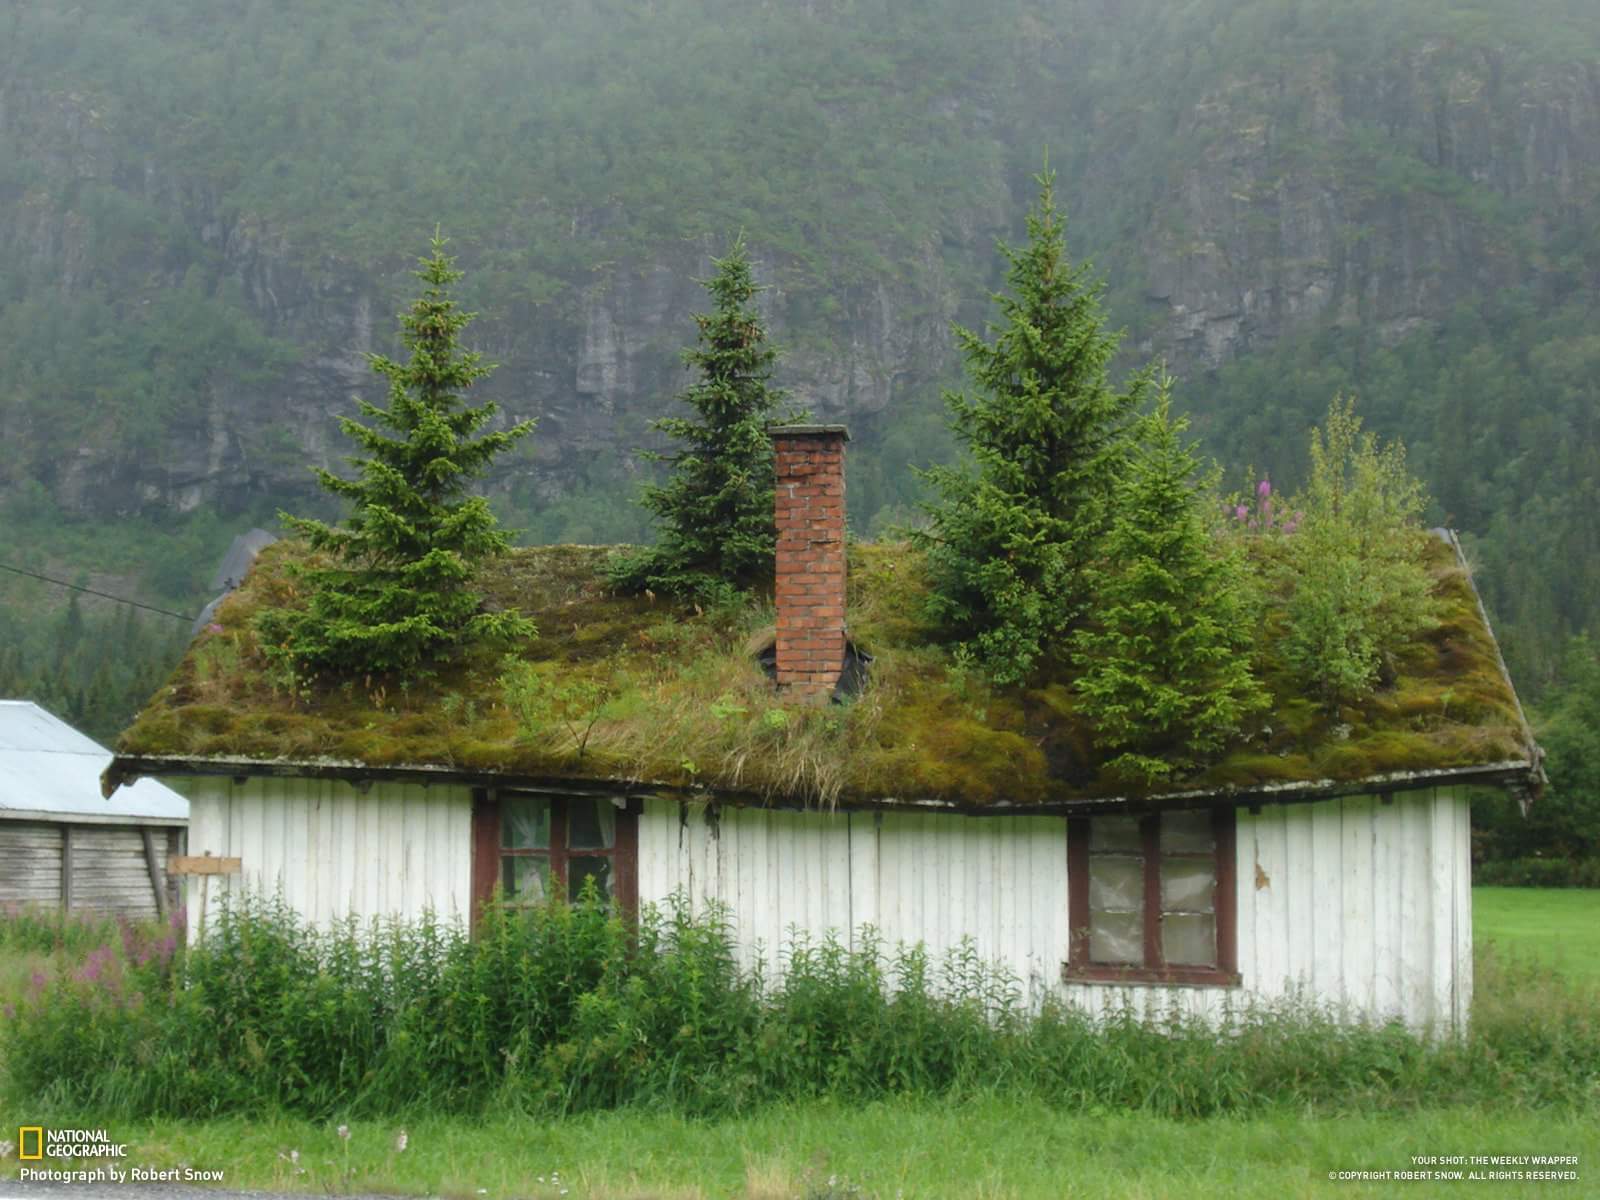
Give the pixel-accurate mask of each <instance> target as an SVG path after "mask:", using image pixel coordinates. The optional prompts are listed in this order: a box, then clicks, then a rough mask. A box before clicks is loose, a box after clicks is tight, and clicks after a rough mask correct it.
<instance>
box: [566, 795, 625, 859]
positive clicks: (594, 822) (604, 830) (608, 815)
mask: <svg viewBox="0 0 1600 1200" xmlns="http://www.w3.org/2000/svg"><path fill="white" fill-rule="evenodd" d="M567 812H568V814H570V815H569V818H568V819H569V820H570V822H571V824H570V825H569V826H568V830H569V832H568V836H567V845H568V846H569V847H571V848H572V849H574V850H609V849H611V847H612V846H615V845H616V844H617V808H616V805H614V804H612V803H611V801H609V800H586V799H582V798H579V797H576V796H574V797H573V798H572V799H571V800H568V801H567Z"/></svg>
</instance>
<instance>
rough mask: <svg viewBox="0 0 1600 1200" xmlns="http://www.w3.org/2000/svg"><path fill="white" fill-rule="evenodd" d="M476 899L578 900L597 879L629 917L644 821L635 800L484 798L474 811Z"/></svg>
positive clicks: (534, 795) (533, 795) (604, 895)
mask: <svg viewBox="0 0 1600 1200" xmlns="http://www.w3.org/2000/svg"><path fill="white" fill-rule="evenodd" d="M473 825H474V833H473V863H472V874H473V887H472V891H473V898H474V900H475V902H476V904H478V905H481V904H483V903H484V902H486V901H487V900H489V899H490V898H491V897H492V896H493V895H494V892H495V888H496V887H498V888H499V889H500V898H501V902H502V903H504V904H505V905H506V906H507V907H511V908H526V907H528V906H530V905H534V904H539V903H542V902H543V901H546V900H548V899H551V898H552V897H557V896H559V897H561V898H562V899H564V900H567V901H569V902H571V901H575V900H577V899H578V897H579V896H580V895H582V893H583V887H584V884H585V882H586V881H590V880H592V881H593V883H594V888H595V891H596V892H597V893H598V894H599V896H600V898H601V899H603V900H609V901H610V902H611V903H612V904H614V905H615V906H616V907H617V909H618V910H619V911H621V912H623V913H627V914H632V913H633V912H635V911H636V910H637V908H638V876H637V866H638V856H639V818H638V807H637V804H636V803H634V802H629V803H627V804H625V805H623V806H620V807H619V806H618V805H617V804H616V803H615V802H613V800H612V798H611V797H609V796H568V795H553V794H545V793H538V792H511V791H505V792H495V793H489V794H485V793H480V794H479V796H478V798H477V801H476V803H475V805H474V809H473Z"/></svg>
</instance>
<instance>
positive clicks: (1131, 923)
mask: <svg viewBox="0 0 1600 1200" xmlns="http://www.w3.org/2000/svg"><path fill="white" fill-rule="evenodd" d="M1089 958H1090V959H1091V960H1092V961H1094V962H1097V963H1139V964H1142V963H1143V962H1144V916H1143V915H1142V914H1140V913H1120V912H1097V913H1090V914H1089Z"/></svg>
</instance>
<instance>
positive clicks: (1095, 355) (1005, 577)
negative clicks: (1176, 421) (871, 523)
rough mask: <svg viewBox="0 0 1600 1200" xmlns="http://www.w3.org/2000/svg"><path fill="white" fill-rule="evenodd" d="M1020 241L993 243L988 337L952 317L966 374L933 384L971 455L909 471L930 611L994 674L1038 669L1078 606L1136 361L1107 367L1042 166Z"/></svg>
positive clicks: (1083, 272) (1134, 398) (1106, 346)
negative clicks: (920, 512)
mask: <svg viewBox="0 0 1600 1200" xmlns="http://www.w3.org/2000/svg"><path fill="white" fill-rule="evenodd" d="M1036 178H1037V181H1038V184H1039V202H1038V205H1037V206H1036V207H1035V208H1034V209H1033V210H1032V211H1031V212H1030V213H1029V214H1028V243H1027V245H1026V246H1024V247H1023V248H1022V249H1020V250H1016V249H1012V248H1010V247H1006V246H1002V247H1001V250H1002V252H1003V253H1004V254H1005V256H1006V259H1007V260H1008V261H1009V263H1010V270H1009V271H1008V273H1007V276H1006V279H1007V284H1008V287H1009V293H1008V294H1005V293H1003V294H998V295H996V296H995V297H994V299H995V301H996V303H997V304H998V305H999V308H1000V314H1001V320H1000V321H999V322H997V323H991V325H990V326H989V331H990V333H991V334H993V336H994V341H993V342H992V343H990V342H987V341H985V340H984V339H983V338H982V337H980V336H979V335H978V334H976V333H974V332H972V331H971V330H968V329H963V328H961V327H959V326H957V327H956V330H955V332H956V337H957V339H958V341H959V343H960V345H961V350H962V353H963V355H964V357H965V358H966V366H967V372H968V375H969V376H970V378H971V380H972V383H973V384H974V385H975V390H974V394H973V395H971V396H967V395H962V394H955V393H951V394H948V395H947V396H946V397H945V402H946V404H947V406H948V408H949V410H950V426H951V429H952V431H953V432H954V433H955V435H956V437H957V439H958V440H959V441H960V442H961V443H962V444H963V445H965V446H966V448H967V449H968V451H969V452H970V453H971V456H972V464H971V465H970V466H963V467H934V468H932V469H930V470H928V471H924V472H921V473H920V474H921V476H922V478H923V479H925V480H926V481H927V482H928V483H930V484H931V485H932V487H933V490H934V491H935V492H936V493H937V498H936V499H935V500H934V501H933V502H931V503H928V504H925V505H924V506H923V507H924V509H925V511H926V512H927V513H928V516H929V518H930V525H929V528H927V529H925V530H921V531H918V532H916V533H914V534H913V539H914V540H915V541H916V542H917V544H919V545H921V546H922V547H923V548H924V549H925V550H926V552H927V555H928V563H929V567H930V569H931V571H932V576H933V582H934V593H935V594H934V599H933V612H934V616H935V617H936V618H937V619H939V620H941V621H942V622H943V623H944V624H945V625H946V626H947V628H949V629H950V631H951V632H952V633H953V635H954V637H955V638H956V640H957V641H958V642H959V643H960V644H961V646H962V647H963V649H964V650H965V651H966V652H967V653H969V654H970V655H971V656H972V657H974V658H975V659H976V661H977V662H978V664H979V665H980V666H981V667H983V669H984V670H985V671H986V672H987V673H988V674H989V676H990V677H991V678H992V679H993V680H995V682H997V683H1015V682H1019V681H1022V680H1026V679H1028V678H1030V677H1032V676H1035V675H1037V674H1039V673H1040V671H1041V670H1042V669H1043V666H1044V664H1045V663H1046V661H1047V660H1048V659H1050V658H1051V657H1059V655H1058V652H1057V648H1058V647H1059V646H1060V645H1061V642H1062V639H1063V637H1064V635H1065V634H1066V633H1067V632H1068V631H1069V630H1070V629H1071V628H1072V627H1073V626H1074V625H1075V624H1076V622H1077V621H1078V619H1079V618H1080V617H1081V615H1082V613H1083V611H1084V610H1085V608H1086V606H1087V603H1088V600H1089V596H1088V594H1087V590H1086V587H1085V582H1084V578H1083V572H1084V569H1085V567H1086V566H1087V565H1088V563H1089V562H1090V561H1091V559H1092V558H1093V557H1094V555H1095V553H1096V552H1097V548H1098V545H1099V541H1100V538H1101V536H1102V535H1103V534H1104V532H1105V530H1106V527H1107V524H1108V522H1109V520H1110V513H1111V493H1112V490H1113V486H1114V484H1115V482H1116V478H1117V473H1118V471H1119V469H1120V466H1121V464H1122V462H1123V461H1124V459H1125V457H1126V453H1127V445H1128V430H1129V426H1130V423H1131V421H1132V414H1133V412H1134V409H1135V408H1136V406H1137V405H1138V403H1139V401H1140V398H1141V396H1142V395H1143V394H1144V392H1145V390H1146V389H1147V387H1148V383H1149V377H1148V374H1147V373H1140V374H1138V375H1135V376H1134V377H1133V379H1132V380H1131V381H1130V383H1129V385H1128V387H1127V388H1126V389H1125V390H1120V391H1119V390H1117V389H1115V388H1113V387H1112V386H1111V385H1110V383H1109V382H1108V380H1107V373H1106V368H1107V365H1108V364H1109V362H1110V361H1111V358H1112V356H1113V355H1114V354H1115V352H1116V348H1117V341H1118V338H1117V335H1116V334H1114V333H1111V332H1108V331H1107V330H1106V328H1105V323H1104V318H1103V317H1102V315H1101V311H1100V301H1099V289H1098V288H1097V286H1096V285H1095V284H1094V283H1093V281H1092V280H1091V278H1090V276H1089V268H1088V267H1087V265H1084V266H1073V265H1072V263H1071V262H1070V261H1069V260H1068V259H1067V256H1066V239H1065V231H1064V226H1063V222H1062V219H1061V218H1060V217H1059V216H1058V215H1057V213H1056V208H1055V197H1054V175H1053V173H1052V172H1051V171H1050V170H1049V168H1048V166H1046V168H1045V170H1044V171H1043V172H1042V173H1041V174H1040V175H1039V176H1037V177H1036Z"/></svg>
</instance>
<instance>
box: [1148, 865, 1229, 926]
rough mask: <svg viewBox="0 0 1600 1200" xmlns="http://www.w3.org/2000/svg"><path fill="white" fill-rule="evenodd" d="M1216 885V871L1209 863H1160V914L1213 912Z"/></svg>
mask: <svg viewBox="0 0 1600 1200" xmlns="http://www.w3.org/2000/svg"><path fill="white" fill-rule="evenodd" d="M1216 883H1217V879H1216V867H1215V866H1213V865H1212V862H1211V860H1210V859H1194V858H1164V859H1162V860H1161V911H1162V912H1204V913H1208V912H1211V911H1213V910H1214V908H1215V903H1214V896H1215V893H1216V890H1217V887H1216Z"/></svg>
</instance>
